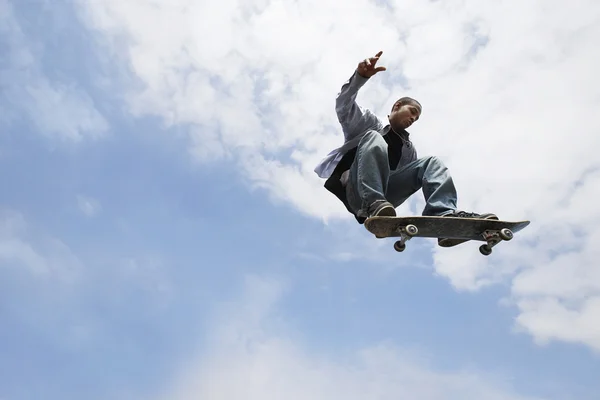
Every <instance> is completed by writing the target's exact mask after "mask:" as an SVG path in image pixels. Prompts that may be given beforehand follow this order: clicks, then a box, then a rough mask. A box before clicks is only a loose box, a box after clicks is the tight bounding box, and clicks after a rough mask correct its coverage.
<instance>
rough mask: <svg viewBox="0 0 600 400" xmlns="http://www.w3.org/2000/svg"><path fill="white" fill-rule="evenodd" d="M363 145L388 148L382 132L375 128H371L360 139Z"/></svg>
mask: <svg viewBox="0 0 600 400" xmlns="http://www.w3.org/2000/svg"><path fill="white" fill-rule="evenodd" d="M360 145H361V146H362V147H365V146H366V147H369V148H379V149H386V150H387V142H386V141H385V139H384V138H383V136H381V134H380V133H379V132H377V131H375V130H370V131H368V132H367V133H365V135H364V136H363V137H362V139H361V140H360Z"/></svg>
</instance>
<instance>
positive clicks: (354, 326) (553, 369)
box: [0, 0, 600, 400]
mask: <svg viewBox="0 0 600 400" xmlns="http://www.w3.org/2000/svg"><path fill="white" fill-rule="evenodd" d="M509 3H510V2H509ZM581 3H582V6H585V7H587V8H586V10H587V13H585V12H579V13H576V12H574V13H573V14H572V16H571V19H570V20H569V21H568V23H566V24H565V25H560V24H558V22H557V21H558V20H559V19H558V17H557V15H556V14H552V13H550V14H548V11H547V10H545V11H544V12H542V11H541V10H537V9H536V8H535V7H537V6H536V5H533V4H531V5H528V6H526V7H525V6H524V7H523V10H522V12H523V15H522V16H521V18H520V19H519V20H515V21H517V22H514V23H513V30H514V32H513V31H511V32H506V31H507V30H506V29H503V27H505V25H504V24H506V23H508V22H507V21H508V19H507V18H508V17H507V16H509V15H511V13H510V12H509V9H510V5H506V8H502V7H501V6H497V7H499V8H497V9H494V8H490V9H488V8H486V6H483V5H478V6H476V5H475V4H470V5H469V6H468V7H467V6H465V5H464V4H462V3H461V4H459V3H456V4H455V2H453V1H442V2H433V3H431V4H428V5H426V6H424V5H418V4H416V3H412V2H408V3H407V4H400V3H395V2H390V8H389V10H393V11H389V10H388V13H387V14H386V13H384V12H383V11H382V9H379V8H377V7H376V6H375V4H374V3H369V2H363V1H353V2H351V3H349V5H348V8H347V9H344V12H345V14H343V15H344V16H345V18H346V23H344V22H341V21H339V20H335V18H334V17H333V15H336V12H337V13H339V12H341V11H340V10H339V9H338V7H339V6H338V5H336V3H335V2H333V1H331V2H329V1H327V2H324V3H322V5H320V6H318V7H317V6H316V5H315V4H312V7H313V8H315V9H318V10H320V12H321V14H319V15H320V17H318V18H317V17H314V18H312V17H310V16H309V15H308V14H307V13H306V11H307V10H309V9H311V5H306V6H305V7H307V9H299V8H298V7H304V6H298V5H291V4H286V3H270V2H248V3H245V5H244V7H246V8H240V7H241V5H240V4H238V3H237V2H236V1H233V0H231V1H229V0H228V1H224V2H221V3H220V4H208V3H203V2H202V1H199V2H193V1H192V2H189V3H186V2H174V3H169V4H170V5H168V6H167V5H165V4H166V3H160V2H158V3H156V4H155V5H151V4H150V3H148V2H128V3H127V4H125V3H117V2H73V3H71V2H68V3H66V2H52V3H49V2H16V1H9V0H0V22H1V23H0V26H1V28H0V87H1V88H2V90H1V91H0V92H1V93H2V95H1V96H0V127H1V132H2V135H0V181H1V182H3V187H4V190H3V191H2V197H1V200H2V201H1V203H0V338H1V339H2V340H0V354H2V357H0V399H2V400H26V399H27V400H28V399H41V398H44V399H80V398H82V397H85V398H86V399H106V398H111V399H142V398H143V399H162V398H169V399H181V400H188V399H208V398H210V399H224V400H228V399H234V398H240V396H242V395H243V396H244V398H249V399H254V398H261V399H271V398H272V399H276V398H283V397H281V396H283V395H285V397H286V398H291V399H294V398H308V397H311V398H317V399H320V398H323V399H325V398H333V397H334V396H335V397H338V398H339V397H345V398H349V399H353V398H357V399H358V398H399V397H400V396H409V398H415V399H434V400H437V399H443V398H447V397H444V396H446V395H448V396H451V397H448V398H458V397H460V398H473V399H475V398H477V399H560V400H567V399H578V400H579V399H581V400H584V399H593V398H595V397H594V396H595V395H596V394H597V393H598V391H600V383H598V380H597V371H599V370H600V362H599V360H598V353H597V351H598V350H599V349H600V326H599V325H598V322H597V321H599V320H600V319H599V318H598V317H599V316H600V314H599V313H600V308H598V306H597V304H598V303H597V299H598V298H600V297H599V296H600V283H598V282H600V280H599V279H598V278H600V272H599V270H598V264H597V258H596V256H597V255H599V254H598V251H597V250H596V247H595V245H594V244H595V243H596V242H595V241H594V238H598V237H599V235H600V231H599V230H598V228H597V226H598V225H597V224H596V221H598V222H600V221H599V219H600V214H598V212H597V210H594V209H590V208H587V211H586V212H582V211H584V210H585V204H586V199H589V198H593V196H594V194H597V192H598V189H597V188H598V187H599V186H598V185H597V183H598V182H599V179H600V177H599V175H598V174H597V173H596V172H593V171H596V169H595V168H597V167H598V165H597V159H596V156H595V155H594V153H593V151H591V150H590V148H597V146H596V147H594V146H595V145H594V144H598V139H597V138H596V136H597V135H595V132H597V128H598V123H597V122H594V121H592V122H589V123H581V122H580V119H579V116H580V115H581V114H584V113H585V110H595V109H596V107H597V105H598V97H597V89H594V85H591V84H588V85H583V84H582V82H584V81H585V79H584V78H585V77H586V76H590V77H591V76H592V72H591V71H593V70H594V68H592V66H593V65H597V64H598V60H597V59H594V58H593V57H592V56H591V55H589V51H588V50H587V49H588V47H586V45H589V46H591V43H593V42H594V40H595V39H594V38H596V39H597V37H598V33H599V32H600V25H599V24H598V21H599V20H600V19H599V18H598V17H599V16H600V7H599V6H598V5H597V4H594V3H593V2H591V1H589V2H586V1H581ZM350 5H351V6H350ZM186 7H187V8H186ZM236 7H237V8H236ZM403 7H404V8H403ZM407 7H408V9H410V10H411V13H407V12H406V10H407ZM410 7H413V8H410ZM234 10H236V11H234ZM239 10H242V11H239ZM448 10H451V11H448ZM328 13H329V14H328ZM206 15H211V16H213V17H214V18H211V19H207V17H206ZM249 15H250V16H252V17H251V18H250V17H248V16H249ZM328 16H329V17H328ZM594 16H595V19H594ZM362 18H364V21H363V20H362ZM536 18H537V19H536ZM397 20H401V21H402V22H403V27H398V25H399V24H397V23H395V22H394V21H397ZM281 21H284V22H281ZM307 21H313V22H314V23H315V24H316V25H315V28H314V29H310V30H308V31H306V32H305V31H303V30H302V29H305V28H302V27H303V26H305V25H304V22H307ZM423 21H426V22H425V23H423ZM192 22H193V23H192ZM477 24H480V25H481V26H479V27H478V28H479V31H478V30H477V29H476V28H473V26H477ZM463 26H469V29H468V30H467V31H468V32H465V30H463V29H462V27H463ZM215 27H217V28H218V30H213V31H212V33H213V34H214V35H216V37H217V39H218V40H207V38H208V37H210V36H207V35H208V34H210V33H211V29H214V28H215ZM369 27H372V28H369ZM581 27H586V28H585V29H579V28H581ZM368 29H372V31H371V33H372V34H373V35H374V36H375V37H377V40H371V41H369V40H362V39H360V37H361V32H364V31H365V30H368ZM394 29H399V30H400V31H398V32H395V31H394ZM529 32H535V34H533V35H529V36H527V35H526V33H529ZM556 32H562V34H563V38H564V42H559V43H553V42H552V41H551V40H550V38H552V37H554V35H555V34H556ZM571 32H574V33H572V34H571ZM217 33H218V35H217ZM274 33H277V34H274ZM396 35H399V36H404V37H407V38H408V39H406V41H405V42H403V44H401V45H398V44H397V43H396V44H395V38H396V37H397V36H396ZM439 35H442V36H443V37H444V38H445V41H446V42H444V43H440V44H436V43H437V42H436V40H435V38H436V37H440V36H439ZM461 35H467V36H465V37H463V36H461ZM513 35H515V36H517V35H522V36H521V37H524V38H528V39H523V40H522V41H521V42H519V44H518V45H516V44H515V42H514V36H513ZM576 35H579V36H576ZM482 36H485V39H482ZM414 37H417V38H421V41H420V42H418V43H420V44H419V45H417V44H416V43H417V42H414V41H415V40H417V39H414ZM340 38H346V39H347V40H348V41H349V42H351V41H353V40H355V41H356V42H355V43H356V46H354V47H352V46H348V45H345V46H341V45H337V46H334V44H335V43H340V42H339V40H340ZM569 40H577V43H578V46H579V47H573V46H572V42H569ZM215 42H216V43H215ZM373 42H374V43H373ZM473 43H485V45H482V47H481V48H480V49H479V52H478V53H477V56H476V57H474V56H472V54H471V53H470V49H471V45H472V44H473ZM282 44H287V45H285V46H284V45H282ZM294 44H296V46H297V47H294ZM505 44H510V46H508V47H503V46H504V45H505ZM394 46H397V48H395V47H394ZM436 46H442V47H440V48H437V47H436ZM494 46H496V47H494ZM351 47H352V48H351ZM380 48H383V50H384V53H385V56H387V57H388V58H387V59H385V58H384V60H385V62H386V63H388V64H387V66H388V68H389V75H386V76H385V78H382V79H381V80H380V81H375V82H369V85H370V86H369V87H365V89H364V90H363V91H364V94H362V92H361V97H360V100H361V103H362V104H364V105H365V106H367V107H372V108H373V109H374V110H376V111H377V112H378V113H379V114H380V115H381V116H385V115H386V114H385V113H386V110H387V108H388V105H389V104H391V103H392V102H393V100H392V99H394V98H395V97H396V96H397V93H399V92H400V91H401V90H404V89H405V88H407V87H409V88H410V89H411V90H413V91H414V92H415V93H416V94H417V95H419V98H420V99H424V100H423V102H424V104H426V106H425V109H424V116H423V117H424V118H423V119H424V120H425V121H423V122H422V125H421V126H422V127H415V133H414V135H415V136H416V139H415V141H416V143H417V148H418V149H420V152H421V154H428V153H429V154H431V153H436V154H439V155H440V156H441V157H443V158H444V159H445V160H448V164H449V165H450V166H451V167H452V170H453V171H456V172H455V176H456V178H455V179H456V181H457V185H458V186H459V188H460V191H459V196H460V197H459V201H460V202H461V203H462V205H463V208H470V209H477V210H476V211H488V209H489V208H492V209H493V210H492V211H495V212H498V213H499V214H500V215H502V216H507V217H506V218H507V219H521V218H523V219H525V218H526V219H531V220H532V221H533V222H532V226H531V227H530V228H528V229H527V230H526V231H524V233H523V235H517V236H516V238H515V240H514V242H511V243H510V244H508V245H502V246H499V247H498V250H497V251H495V252H494V254H493V256H491V257H490V258H489V259H488V258H483V257H481V256H480V255H479V253H478V251H477V246H476V245H473V246H469V245H464V246H459V247H458V248H454V249H439V248H436V247H435V246H434V245H433V244H434V243H433V242H432V241H426V240H414V241H413V243H410V246H409V249H408V250H407V251H406V252H405V253H402V254H398V253H396V252H394V251H393V249H392V248H391V245H392V241H378V240H375V239H374V238H372V237H371V236H370V235H369V234H368V233H367V232H366V231H365V230H364V228H363V227H361V226H359V225H357V224H356V223H355V222H354V220H353V219H352V218H351V217H350V216H349V215H347V214H346V213H345V210H344V209H343V207H342V206H341V205H340V204H338V203H337V202H336V200H335V199H331V195H330V194H328V193H326V192H325V190H324V189H323V188H322V186H321V185H322V182H321V181H319V180H318V179H317V177H316V176H314V173H313V172H312V168H314V165H315V164H316V162H317V161H318V160H319V159H320V158H321V157H323V156H324V155H326V154H327V152H328V151H329V150H331V149H332V148H333V147H336V146H337V145H339V144H340V143H339V140H340V135H339V132H338V131H337V126H336V120H335V114H334V109H333V106H332V105H333V98H334V96H335V94H336V93H337V90H338V89H339V87H340V86H341V85H342V84H343V82H344V81H345V80H346V79H347V78H348V77H349V76H350V74H351V73H352V70H353V68H355V64H356V63H357V62H358V61H359V60H360V59H361V58H364V57H366V56H369V55H371V53H374V52H376V51H378V50H379V49H380ZM436 50H437V51H436ZM212 51H214V52H212ZM561 52H562V53H561ZM207 54H208V55H207ZM561 54H562V57H563V58H561V57H559V56H560V55H561ZM385 56H384V57H385ZM442 56H445V57H447V58H443V59H442V58H440V57H442ZM463 56H464V57H465V58H464V59H465V60H467V59H468V60H469V61H465V63H467V64H465V65H466V66H465V65H462V64H461V60H462V57H463ZM515 60H516V61H515ZM511 61H512V62H518V64H510V62H511ZM594 63H595V64H594ZM457 65H458V67H457ZM515 65H519V66H520V68H517V67H515ZM590 65H592V66H590ZM509 67H510V68H514V69H509ZM313 68H314V69H313ZM248 71H251V73H248ZM511 71H512V72H511ZM586 74H587V75H586ZM254 76H258V77H259V78H260V79H258V81H257V82H256V83H255V82H254V80H253V78H252V77H254ZM556 76H560V77H563V78H562V79H563V80H562V81H557V80H554V78H555V77H556ZM565 76H566V77H567V78H565ZM490 77H491V78H490ZM593 77H594V78H595V75H593ZM504 79H505V80H504ZM569 79H570V80H569ZM595 79H597V78H595ZM595 87H597V85H596V86H595ZM457 88H460V90H461V91H460V92H458V93H462V95H461V96H456V95H455V94H454V93H457ZM540 90H542V92H540ZM562 90H567V92H563V91H562ZM544 91H545V92H544ZM475 96H478V97H480V98H481V100H480V101H478V102H477V104H475V105H472V108H470V109H472V113H471V114H468V115H465V113H464V112H461V111H460V110H462V109H463V108H464V107H465V104H467V103H466V102H468V100H469V99H472V98H474V97H475ZM565 96H566V97H565ZM569 96H572V97H569ZM556 98H563V99H570V100H572V101H571V102H566V103H565V104H564V105H562V106H561V105H556V104H555V103H556V102H555V101H554V100H553V99H556ZM450 99H452V101H450ZM551 107H557V108H555V109H553V108H551ZM454 108H456V109H454ZM457 110H459V111H458V112H457ZM557 113H558V114H557ZM560 113H564V114H560ZM548 115H564V118H562V117H561V118H556V119H554V118H547V116H548ZM588 117H589V116H588ZM449 118H453V119H452V121H454V120H456V122H454V123H452V124H450V125H449V124H448V122H447V121H449ZM507 121H508V122H507ZM562 124H567V125H566V126H569V127H571V129H572V131H570V132H573V133H571V135H575V136H576V137H575V140H574V141H573V144H572V145H571V146H569V147H568V149H565V147H564V136H562V135H563V134H562V132H563V131H564V129H566V126H563V125H562ZM569 124H570V125H569ZM482 132H489V133H488V135H489V136H486V137H485V138H482V137H481V136H482V135H483V133H482ZM540 132H544V136H540V135H542V133H540ZM457 133H459V134H461V135H463V136H461V138H462V140H457V139H456V137H457V136H456V135H457ZM494 133H502V135H494ZM482 141H483V142H486V141H487V143H489V144H490V145H489V146H486V147H482V146H481V143H482ZM494 146H498V147H494ZM499 146H514V149H515V150H514V154H513V155H512V157H510V158H511V161H512V163H511V164H510V165H508V166H506V168H505V169H504V170H503V169H498V170H497V175H495V176H491V177H490V176H488V175H486V173H485V171H482V170H480V169H478V168H473V165H482V164H483V163H484V162H486V163H490V164H491V165H497V164H498V163H501V162H505V159H506V153H505V152H502V151H499V150H497V149H498V148H501V147H499ZM494 149H496V150H494ZM478 152H479V153H478ZM586 171H592V172H591V173H587V174H584V173H585V172H586ZM488 179H489V180H488ZM574 182H579V185H578V187H577V188H576V189H573V186H574ZM542 200H543V201H542ZM421 207H422V200H421V199H420V194H418V195H416V196H415V198H414V199H413V200H412V201H411V202H410V204H406V205H403V206H402V208H401V209H400V212H402V213H409V214H418V213H419V212H420V208H421ZM481 208H486V210H481ZM592 208H593V207H592ZM565 222H566V223H568V224H569V225H568V227H569V229H567V230H564V231H562V230H558V228H560V227H563V226H565V225H564V224H565ZM548 231H551V232H556V238H557V240H558V239H561V240H564V242H565V243H566V246H567V247H565V248H564V250H563V251H562V252H561V251H560V249H557V248H556V246H557V243H556V242H554V241H550V240H549V238H548V237H546V236H543V235H544V233H545V232H548ZM580 238H583V241H579V239H580ZM410 395H412V396H414V397H410ZM377 396H381V397H377Z"/></svg>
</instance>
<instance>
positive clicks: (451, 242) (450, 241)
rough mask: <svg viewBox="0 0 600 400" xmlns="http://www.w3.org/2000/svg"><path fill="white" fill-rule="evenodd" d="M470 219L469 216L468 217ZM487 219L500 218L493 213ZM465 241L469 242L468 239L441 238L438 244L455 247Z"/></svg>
mask: <svg viewBox="0 0 600 400" xmlns="http://www.w3.org/2000/svg"><path fill="white" fill-rule="evenodd" d="M467 219H468V218H467ZM485 219H494V220H499V219H500V218H498V217H497V216H495V215H491V216H489V217H487V218H485ZM465 242H469V240H468V239H440V240H438V246H440V247H454V246H458V245H459V244H462V243H465Z"/></svg>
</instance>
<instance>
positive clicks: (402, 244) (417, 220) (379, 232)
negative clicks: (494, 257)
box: [364, 216, 530, 256]
mask: <svg viewBox="0 0 600 400" xmlns="http://www.w3.org/2000/svg"><path fill="white" fill-rule="evenodd" d="M529 223H530V221H512V222H511V221H498V220H493V219H479V218H457V217H425V216H415V217H371V218H368V219H367V220H366V221H365V223H364V225H365V228H367V230H368V231H369V232H371V233H372V234H374V235H375V236H376V237H377V238H386V237H400V240H398V241H396V242H395V243H394V249H395V250H396V251H398V252H402V251H404V250H405V249H406V242H407V241H409V240H410V239H411V238H413V237H424V238H450V239H458V241H459V242H460V243H463V242H467V241H470V240H475V241H483V242H486V243H485V244H482V245H481V246H480V247H479V251H480V252H481V254H483V255H484V256H489V255H490V254H492V248H493V247H494V246H496V245H497V244H499V243H500V242H502V241H509V240H511V239H512V238H513V236H514V234H515V233H516V232H519V231H520V230H522V229H524V228H525V227H526V226H527V225H529ZM461 240H462V241H461Z"/></svg>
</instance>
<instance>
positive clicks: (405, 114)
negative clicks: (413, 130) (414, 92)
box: [388, 102, 421, 130]
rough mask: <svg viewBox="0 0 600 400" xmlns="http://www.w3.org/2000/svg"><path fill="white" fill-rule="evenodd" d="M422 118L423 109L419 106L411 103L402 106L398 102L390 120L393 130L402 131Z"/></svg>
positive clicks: (389, 117)
mask: <svg viewBox="0 0 600 400" xmlns="http://www.w3.org/2000/svg"><path fill="white" fill-rule="evenodd" d="M420 116H421V107H419V105H418V104H416V103H409V104H404V105H402V106H401V105H400V103H399V102H396V104H394V107H393V108H392V112H391V113H390V115H389V116H388V119H389V121H390V125H391V126H392V129H394V130H396V129H398V130H401V129H406V128H408V127H409V126H411V125H412V124H413V123H414V122H415V121H417V120H418V119H419V117H420Z"/></svg>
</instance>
